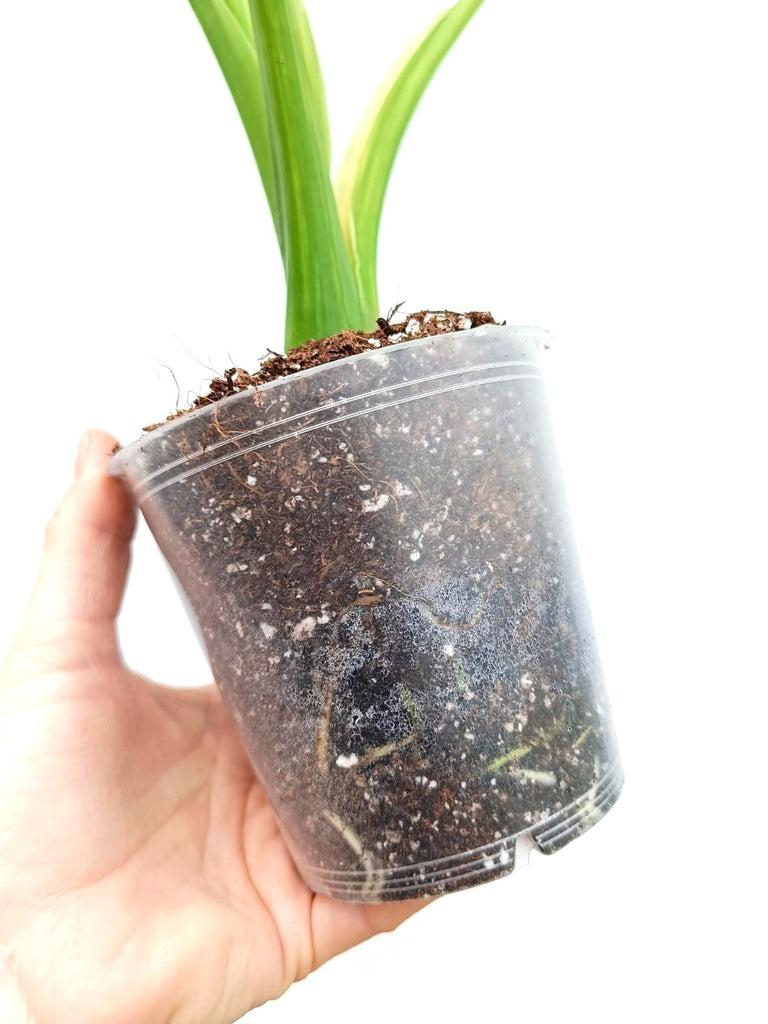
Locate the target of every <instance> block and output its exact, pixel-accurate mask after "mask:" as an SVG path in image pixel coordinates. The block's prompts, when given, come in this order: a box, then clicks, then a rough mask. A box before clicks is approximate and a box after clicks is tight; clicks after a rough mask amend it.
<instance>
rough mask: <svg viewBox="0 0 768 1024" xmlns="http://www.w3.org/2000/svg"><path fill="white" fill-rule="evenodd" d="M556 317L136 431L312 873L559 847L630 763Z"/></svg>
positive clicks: (238, 708)
mask: <svg viewBox="0 0 768 1024" xmlns="http://www.w3.org/2000/svg"><path fill="white" fill-rule="evenodd" d="M545 340H546V333H545V332H543V331H540V330H537V329H535V328H523V327H498V326H489V327H481V328H477V329H475V330H471V331H465V332H461V333H457V334H451V335H443V336H438V337H435V338H428V339H422V340H418V341H413V342H406V343H403V344H399V345H395V346H392V347H389V348H385V349H381V350H378V351H374V352H370V353H365V354H362V355H358V356H352V357H350V358H347V359H342V360H339V361H337V362H334V363H330V364H328V365H326V366H323V367H317V368H313V369H310V370H305V371H303V372H301V373H298V374H295V375H293V376H290V377H287V378H283V379H280V380H277V381H274V382H271V383H270V384H267V385H265V386H263V387H261V388H259V389H258V391H257V392H255V391H253V390H249V391H246V392H242V393H240V394H237V395H234V396H232V397H229V398H227V399H224V400H223V401H221V402H219V403H218V404H217V405H216V406H209V407H205V408H203V409H201V410H199V411H197V412H194V413H191V414H188V415H186V416H183V417H180V418H179V419H177V420H174V421H171V422H170V423H168V424H167V425H165V426H163V427H161V428H159V429H157V430H155V431H154V432H152V433H150V434H148V435H146V436H144V437H143V438H142V439H141V440H140V441H137V442H135V443H134V444H132V445H130V446H128V447H127V448H125V449H123V450H122V451H121V452H119V453H118V454H117V455H116V456H115V457H114V459H113V462H112V465H111V471H112V472H113V473H115V474H118V475H120V476H122V477H124V479H125V480H126V481H127V483H128V484H129V486H130V487H131V489H132V491H133V493H134V494H135V496H136V498H137V500H138V502H139V504H140V507H141V509H142V512H143V514H144V516H145V517H146V520H147V522H148V523H149V526H150V528H151V529H152V532H153V533H154V535H155V537H156V538H157V541H158V543H159V545H160V547H161V549H162V551H163V553H164V554H165V556H166V558H167V559H168V561H169V563H170V565H171V567H172V569H173V571H174V573H175V574H176V576H177V578H178V580H179V582H180V584H181V587H182V589H183V591H184V593H185V594H186V595H187V597H188V600H189V604H190V606H191V610H192V612H193V615H194V617H195V618H196V620H197V623H198V625H199V628H200V630H201V634H202V636H203V638H204V641H205V644H206V647H207V650H208V653H209V656H210V660H211V664H212V667H213V672H214V677H215V679H216V681H217V683H218V686H219V688H220V690H221V692H222V695H223V698H224V700H225V702H226V704H227V707H228V708H229V710H230V712H231V714H232V716H233V718H234V720H235V722H236V725H237V728H238V731H239V733H240V736H241V737H242V740H243V742H244V744H245V747H246V749H247V751H248V754H249V756H250V758H251V760H252V763H253V766H254V769H255V771H256V773H257V776H258V778H259V780H260V781H261V783H262V784H263V786H264V788H265V790H266V792H267V794H268V796H269V798H270V800H271V801H272V803H273V805H274V807H275V810H276V812H277V815H278V818H279V821H280V825H281V829H282V831H283V834H284V836H285V839H286V841H287V843H288V845H289V848H290V850H291V852H292V854H293V857H294V859H295V861H296V864H297V866H298V868H299V871H300V872H301V874H302V876H303V877H304V879H305V880H306V882H307V883H308V884H309V885H310V886H311V887H312V889H313V890H315V891H317V892H321V893H328V894H330V895H333V896H336V897H339V898H341V899H347V900H352V901H369V902H370V901H381V900H386V899H405V898H412V897H417V896H421V895H425V894H434V893H442V892H446V891H451V890H454V889H459V888H463V887H465V886H468V885H473V884H477V883H479V882H484V881H487V880H489V879H492V878H495V877H497V876H499V875H502V874H506V873H507V872H509V871H511V870H512V869H513V868H514V866H515V861H516V860H519V859H520V854H521V851H523V850H527V849H528V848H530V847H531V846H534V847H536V848H538V849H539V850H541V851H542V852H545V853H550V852H552V851H554V850H557V849H559V848H560V847H562V846H564V845H565V844H566V843H568V842H569V841H570V840H572V839H573V838H575V837H576V836H578V835H580V834H581V833H582V832H584V831H585V830H586V829H587V828H589V827H590V826H591V825H592V824H594V823H595V822H596V821H597V820H599V818H600V817H601V816H602V815H603V814H604V813H605V812H606V811H607V810H608V809H609V808H610V807H611V806H612V804H613V803H614V802H615V800H616V798H617V797H618V794H619V792H620V789H621V784H622V779H623V777H622V772H621V766H620V762H619V757H618V753H617V748H616V742H615V738H614V733H613V728H612V725H611V720H610V713H609V707H608V701H607V699H606V696H605V692H604V685H603V680H602V674H601V670H600V664H599V656H598V652H597V647H596V643H595V638H594V635H593V628H592V624H591V620H590V615H589V610H588V605H587V601H586V596H585V592H584V588H583V584H582V580H581V575H580V571H579V567H578V562H577V557H576V552H575V546H574V541H573V538H572V535H571V527H570V521H569V516H568V510H567V506H566V501H565V496H564V492H563V487H562V482H561V477H560V471H559V467H558V462H557V454H556V450H555V446H554V441H553V437H552V434H551V428H550V424H549V418H548V412H547V403H546V395H545V390H544V384H543V380H542V373H541V363H540V353H541V348H542V346H543V344H544V343H545Z"/></svg>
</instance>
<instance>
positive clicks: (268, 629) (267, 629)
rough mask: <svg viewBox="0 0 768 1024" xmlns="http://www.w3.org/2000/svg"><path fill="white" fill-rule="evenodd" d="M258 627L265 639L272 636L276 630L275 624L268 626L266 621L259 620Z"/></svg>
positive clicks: (269, 638)
mask: <svg viewBox="0 0 768 1024" xmlns="http://www.w3.org/2000/svg"><path fill="white" fill-rule="evenodd" d="M259 629H260V630H261V632H262V633H263V634H264V636H265V637H266V638H267V640H271V639H272V637H273V636H274V635H275V633H276V632H277V627H276V626H270V624H269V623H268V622H261V623H259Z"/></svg>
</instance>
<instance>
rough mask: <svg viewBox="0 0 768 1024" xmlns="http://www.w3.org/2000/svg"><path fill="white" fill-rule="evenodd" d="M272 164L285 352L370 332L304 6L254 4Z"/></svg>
mask: <svg viewBox="0 0 768 1024" xmlns="http://www.w3.org/2000/svg"><path fill="white" fill-rule="evenodd" d="M250 4H251V19H252V22H253V29H254V38H255V41H256V53H257V57H258V62H259V67H260V70H261V76H262V88H263V92H264V99H265V105H266V111H267V120H268V124H269V136H270V141H271V144H272V155H273V160H274V179H275V184H276V190H277V208H278V211H279V216H280V229H279V233H280V237H281V238H282V240H283V262H284V264H285V276H286V284H287V289H288V296H287V303H286V324H285V344H286V349H289V348H291V347H293V346H294V345H299V344H301V343H302V342H303V341H306V340H307V338H311V337H315V338H322V337H325V336H327V335H329V334H335V333H337V332H338V331H342V330H345V329H348V328H351V329H355V328H357V329H365V328H372V327H373V322H372V319H371V318H370V317H366V315H365V312H364V310H363V306H362V303H361V300H360V298H359V296H358V292H357V287H356V284H355V278H354V275H353V273H352V267H351V264H350V261H349V256H348V254H347V249H346V246H345V244H344V238H343V236H342V233H341V225H340V223H339V214H338V211H337V209H336V201H335V198H334V194H333V188H332V186H331V179H330V167H329V163H330V161H329V155H330V146H329V143H328V115H327V111H326V106H325V90H324V88H323V82H322V77H321V75H320V68H319V63H318V60H317V53H316V51H315V45H314V41H313V39H312V33H311V31H310V28H309V24H308V22H307V17H306V13H305V11H304V5H303V4H302V3H301V0H250Z"/></svg>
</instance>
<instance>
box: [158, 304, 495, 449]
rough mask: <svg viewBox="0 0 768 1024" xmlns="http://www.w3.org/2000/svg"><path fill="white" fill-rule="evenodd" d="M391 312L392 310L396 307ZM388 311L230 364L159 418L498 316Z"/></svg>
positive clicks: (476, 312) (490, 320)
mask: <svg viewBox="0 0 768 1024" xmlns="http://www.w3.org/2000/svg"><path fill="white" fill-rule="evenodd" d="M394 313H397V310H395V311H394ZM394 313H393V314H390V317H389V319H387V318H385V317H379V319H378V321H377V323H378V327H377V328H376V330H375V331H368V332H366V331H341V332H340V333H339V334H334V335H332V336H331V337H330V338H321V339H319V340H318V339H314V338H310V339H309V341H305V342H304V344H303V345H299V346H298V347H297V348H294V349H291V351H290V352H289V353H288V354H287V355H283V354H282V353H280V352H275V353H273V354H272V355H270V357H269V358H268V359H266V360H265V361H264V362H263V363H262V365H261V366H260V367H259V369H258V370H256V371H255V372H254V373H250V372H249V371H248V370H244V369H243V368H242V367H239V366H233V367H231V368H230V369H229V370H225V371H224V374H223V376H221V377H214V379H213V380H212V381H211V384H210V389H209V391H208V393H207V394H205V395H200V396H199V397H198V398H196V399H195V400H194V402H193V403H192V404H191V405H190V406H189V407H188V408H186V409H177V410H176V412H172V413H171V414H170V416H167V417H166V420H165V422H168V420H175V419H177V418H178V417H179V416H183V415H184V414H185V413H188V412H192V410H193V409H201V408H202V407H203V406H205V405H211V404H212V403H213V402H218V401H219V399H221V398H227V397H228V396H229V395H235V394H237V393H238V392H239V391H247V390H248V388H253V387H258V385H259V384H266V383H268V382H269V381H271V380H276V379H277V378H278V377H288V376H290V375H291V374H292V373H299V371H301V370H307V369H309V367H311V366H323V365H325V364H326V363H332V362H334V361H335V360H336V359H344V358H345V357H346V356H354V355H358V354H359V353H360V352H369V351H370V350H371V349H376V348H385V347H387V346H389V345H396V344H397V343H398V342H401V341H415V340H416V339H417V338H429V337H432V336H433V335H436V334H451V333H454V332H455V331H466V330H470V329H471V328H472V327H481V326H482V325H483V324H495V323H497V322H498V321H496V320H495V319H494V318H493V316H492V314H491V313H481V312H478V311H476V310H473V311H471V312H469V313H454V312H451V311H450V310H447V309H445V310H429V309H422V310H420V311H419V312H418V313H410V314H409V315H408V316H406V317H405V318H404V319H402V320H399V321H397V322H392V316H393V315H394ZM162 425H163V424H162V422H160V423H150V424H149V426H147V427H144V430H145V431H150V430H156V429H157V427H161V426H162Z"/></svg>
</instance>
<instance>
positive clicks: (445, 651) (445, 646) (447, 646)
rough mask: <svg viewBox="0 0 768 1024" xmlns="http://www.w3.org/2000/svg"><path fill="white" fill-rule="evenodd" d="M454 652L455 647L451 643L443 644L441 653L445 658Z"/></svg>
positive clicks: (450, 656) (451, 655)
mask: <svg viewBox="0 0 768 1024" xmlns="http://www.w3.org/2000/svg"><path fill="white" fill-rule="evenodd" d="M455 653H456V648H455V647H454V646H453V644H443V654H444V655H445V656H446V658H452V657H453V656H454V654H455Z"/></svg>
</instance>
